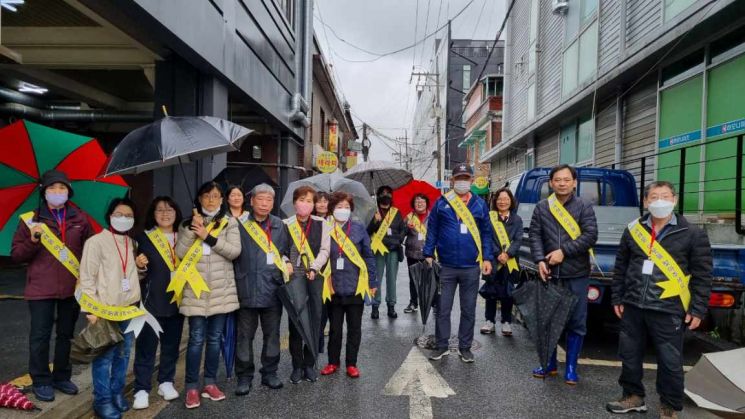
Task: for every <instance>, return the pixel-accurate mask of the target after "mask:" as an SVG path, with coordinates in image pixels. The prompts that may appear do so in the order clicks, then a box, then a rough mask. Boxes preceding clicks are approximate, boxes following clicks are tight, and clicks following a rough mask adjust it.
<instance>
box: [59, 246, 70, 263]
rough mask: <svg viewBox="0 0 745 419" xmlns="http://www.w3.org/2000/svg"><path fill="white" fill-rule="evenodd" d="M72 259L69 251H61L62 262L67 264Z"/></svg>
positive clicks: (64, 249)
mask: <svg viewBox="0 0 745 419" xmlns="http://www.w3.org/2000/svg"><path fill="white" fill-rule="evenodd" d="M69 257H70V255H69V254H68V253H67V249H66V248H63V249H62V250H60V251H59V259H60V261H61V262H67V259H68V258H69Z"/></svg>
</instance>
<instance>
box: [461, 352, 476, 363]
mask: <svg viewBox="0 0 745 419" xmlns="http://www.w3.org/2000/svg"><path fill="white" fill-rule="evenodd" d="M458 355H460V360H461V361H463V362H465V363H466V364H470V363H471V362H473V353H471V350H470V349H458Z"/></svg>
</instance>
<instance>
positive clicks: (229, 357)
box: [220, 312, 237, 379]
mask: <svg viewBox="0 0 745 419" xmlns="http://www.w3.org/2000/svg"><path fill="white" fill-rule="evenodd" d="M235 320H236V319H235V312H232V313H228V316H227V317H226V318H225V329H224V330H223V334H222V340H221V341H220V347H221V349H222V358H223V360H224V361H225V378H227V379H230V378H232V377H233V370H234V369H235V350H236V349H235V348H236V344H237V339H236V324H235Z"/></svg>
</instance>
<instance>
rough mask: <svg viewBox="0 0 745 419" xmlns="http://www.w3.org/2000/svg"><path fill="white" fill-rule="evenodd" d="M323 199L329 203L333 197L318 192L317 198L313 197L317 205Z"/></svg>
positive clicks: (324, 192) (326, 193)
mask: <svg viewBox="0 0 745 419" xmlns="http://www.w3.org/2000/svg"><path fill="white" fill-rule="evenodd" d="M322 199H325V200H327V201H330V200H331V195H330V194H329V193H328V192H326V191H318V192H316V196H314V197H313V203H316V202H318V201H320V200H322Z"/></svg>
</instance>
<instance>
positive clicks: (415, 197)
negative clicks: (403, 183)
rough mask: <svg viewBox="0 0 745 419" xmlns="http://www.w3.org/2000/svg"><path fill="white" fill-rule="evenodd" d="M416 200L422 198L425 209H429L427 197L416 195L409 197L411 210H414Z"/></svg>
mask: <svg viewBox="0 0 745 419" xmlns="http://www.w3.org/2000/svg"><path fill="white" fill-rule="evenodd" d="M417 198H422V199H423V200H424V202H426V203H427V208H429V197H428V196H427V195H425V194H423V193H418V194H416V195H414V196H412V197H411V209H414V202H415V201H416V199H417Z"/></svg>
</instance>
